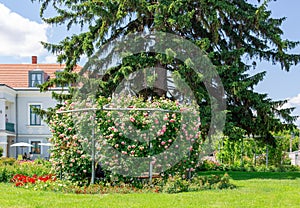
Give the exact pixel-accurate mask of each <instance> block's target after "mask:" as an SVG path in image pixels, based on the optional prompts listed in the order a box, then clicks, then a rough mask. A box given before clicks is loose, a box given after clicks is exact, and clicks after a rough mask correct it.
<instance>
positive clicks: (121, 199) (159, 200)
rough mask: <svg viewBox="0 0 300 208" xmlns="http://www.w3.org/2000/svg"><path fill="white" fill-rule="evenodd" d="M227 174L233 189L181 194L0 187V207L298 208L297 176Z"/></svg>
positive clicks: (2, 185)
mask: <svg viewBox="0 0 300 208" xmlns="http://www.w3.org/2000/svg"><path fill="white" fill-rule="evenodd" d="M205 174H207V172H206V173H205ZM229 175H230V176H231V177H232V178H233V180H232V182H233V183H234V184H235V185H237V188H236V189H233V190H208V191H201V192H195V193H181V194H155V193H153V194H152V193H151V194H149V193H147V194H108V195H76V194H61V193H54V192H43V191H30V190H26V189H23V188H15V187H13V186H12V184H0V192H1V195H0V207H1V208H2V207H10V208H12V207H30V208H34V207H64V208H67V207H81V208H85V207H118V208H120V207H151V208H152V207H176V208H177V207H272V208H273V207H280V208H282V207H289V208H292V207H300V173H245V172H229Z"/></svg>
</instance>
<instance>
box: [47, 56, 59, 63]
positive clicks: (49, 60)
mask: <svg viewBox="0 0 300 208" xmlns="http://www.w3.org/2000/svg"><path fill="white" fill-rule="evenodd" d="M56 60H57V56H55V55H49V56H46V57H45V63H47V64H54V63H57V61H56Z"/></svg>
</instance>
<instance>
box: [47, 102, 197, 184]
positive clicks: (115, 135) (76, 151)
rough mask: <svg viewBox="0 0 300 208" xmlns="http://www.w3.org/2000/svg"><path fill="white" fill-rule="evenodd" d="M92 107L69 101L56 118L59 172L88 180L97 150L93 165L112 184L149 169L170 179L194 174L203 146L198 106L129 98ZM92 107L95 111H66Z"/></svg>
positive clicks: (55, 155)
mask: <svg viewBox="0 0 300 208" xmlns="http://www.w3.org/2000/svg"><path fill="white" fill-rule="evenodd" d="M94 103H96V104H92V102H91V100H89V99H87V100H85V101H83V102H80V101H77V102H72V101H67V102H65V104H64V105H63V106H62V107H60V109H59V111H61V112H62V113H58V114H53V115H52V117H51V119H50V121H49V125H50V128H51V131H52V135H53V136H52V138H51V139H50V142H52V143H53V144H54V146H53V148H52V150H51V159H50V160H51V162H52V163H53V167H54V171H55V172H56V173H57V174H61V175H62V177H63V178H66V179H70V180H73V181H77V182H88V180H89V178H90V176H91V171H92V166H91V164H92V163H91V161H92V152H93V150H92V149H93V147H94V152H95V154H94V155H95V163H96V164H97V165H101V167H102V169H104V171H105V176H106V179H108V180H111V181H112V180H113V181H120V180H124V179H129V178H130V179H132V178H136V177H139V176H144V175H148V174H149V169H150V168H151V169H152V172H153V173H156V174H160V175H161V176H166V177H168V176H170V175H175V174H176V175H178V174H180V175H182V176H183V177H188V176H191V174H192V172H193V171H194V170H195V168H196V166H197V164H198V163H197V160H198V159H199V155H200V154H199V152H200V150H201V144H202V141H201V137H200V117H199V113H198V111H197V110H198V109H197V107H196V105H193V104H190V103H189V104H180V103H178V102H176V101H171V100H168V99H164V98H159V99H154V100H152V101H145V99H143V98H133V97H125V96H123V97H118V98H117V99H114V98H113V99H107V98H104V97H99V98H98V99H97V102H94ZM90 107H94V108H96V109H97V110H94V111H83V112H63V111H66V110H73V109H80V108H90Z"/></svg>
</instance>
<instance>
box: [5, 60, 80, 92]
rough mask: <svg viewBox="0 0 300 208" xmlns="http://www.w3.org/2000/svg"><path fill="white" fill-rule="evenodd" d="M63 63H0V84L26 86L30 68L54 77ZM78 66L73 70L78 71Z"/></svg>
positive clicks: (14, 86) (61, 68)
mask: <svg viewBox="0 0 300 208" xmlns="http://www.w3.org/2000/svg"><path fill="white" fill-rule="evenodd" d="M64 67H65V65H64V64H0V84H6V85H8V86H10V87H12V88H27V87H28V86H29V83H28V72H29V71H32V70H41V71H44V73H46V74H47V75H48V76H50V78H54V77H55V74H54V73H55V72H56V71H58V70H63V69H64ZM80 69H81V67H80V66H78V67H77V68H76V70H75V71H77V72H78V71H80Z"/></svg>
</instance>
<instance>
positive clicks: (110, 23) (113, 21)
mask: <svg viewBox="0 0 300 208" xmlns="http://www.w3.org/2000/svg"><path fill="white" fill-rule="evenodd" d="M32 1H38V2H40V3H41V12H40V15H41V17H42V18H43V20H44V21H45V22H46V23H48V24H53V25H56V24H65V25H66V27H67V29H70V28H71V27H80V28H82V32H81V33H79V34H74V35H72V36H70V37H66V38H65V39H64V40H62V41H61V42H60V43H59V44H51V43H43V44H44V46H45V48H46V49H48V50H49V51H51V52H53V53H55V54H59V55H58V61H59V62H65V63H66V65H67V67H66V71H67V72H71V71H72V69H73V68H74V66H75V65H76V63H77V62H78V61H79V60H80V57H81V56H82V55H87V56H88V57H90V56H92V55H93V54H94V53H95V51H96V50H97V49H99V48H100V47H101V46H103V45H104V44H105V43H109V42H110V41H111V40H113V39H115V38H118V37H122V36H124V35H126V34H132V33H136V32H146V31H163V32H168V33H172V34H176V35H179V36H182V37H184V38H186V39H187V40H190V41H191V42H193V43H194V44H195V45H197V46H198V47H199V48H200V49H201V50H203V51H204V52H205V53H206V54H207V55H208V57H209V58H210V59H211V61H212V63H213V64H214V65H215V66H216V69H217V71H218V73H219V75H220V77H221V79H222V82H223V85H224V88H225V96H226V99H227V123H226V127H225V134H226V135H228V136H229V137H234V134H235V131H236V130H237V129H239V130H241V131H242V132H243V133H244V134H248V135H259V136H260V137H259V138H258V139H259V140H261V141H263V142H265V143H268V144H271V145H273V146H275V145H276V143H275V142H274V137H273V136H272V134H271V133H270V132H279V131H281V130H285V129H291V128H293V127H294V126H293V124H292V122H293V121H294V120H295V117H293V116H291V111H292V110H293V109H281V108H280V107H281V106H282V105H283V104H284V103H285V102H286V101H276V102H275V101H272V100H271V99H269V98H268V96H267V95H266V94H260V93H257V92H254V91H253V88H254V86H255V85H257V83H259V82H260V81H262V80H263V78H264V76H265V73H264V72H263V73H258V74H256V75H253V76H250V75H248V74H247V71H248V70H249V69H250V68H251V67H255V65H256V63H255V60H266V61H269V62H271V63H273V64H277V63H278V64H280V65H281V67H282V69H283V70H286V71H289V69H290V67H291V66H292V65H294V64H297V63H298V62H299V60H300V56H299V55H298V54H291V53H290V52H289V50H291V49H293V48H295V47H296V46H297V45H298V44H299V42H294V41H289V40H284V39H282V37H281V36H282V35H283V31H282V29H281V25H282V23H283V22H284V20H285V18H284V17H283V18H279V19H276V18H272V17H271V11H269V10H267V4H268V2H269V1H267V0H266V1H263V2H262V3H261V4H259V6H255V5H253V4H251V3H249V2H248V1H246V0H231V1H228V0H209V1H208V0H197V1H196V0H164V1H162V0H155V1H154V0H126V1H124V0H116V1H105V0H93V1H91V0H75V1H69V0H32ZM258 2H260V1H258ZM51 7H52V8H54V10H55V11H56V12H57V15H56V16H54V17H46V16H45V14H46V10H47V9H48V8H51ZM244 57H246V58H248V59H250V60H253V64H252V65H246V64H245V63H244V60H243V59H244ZM157 65H160V66H162V67H166V68H167V69H169V70H172V71H178V73H179V74H180V76H181V77H182V78H183V79H184V80H185V82H186V83H188V84H189V86H190V88H191V89H192V90H193V92H194V94H195V96H196V99H197V101H198V104H199V105H200V111H201V119H202V120H201V122H202V133H203V135H204V137H205V135H206V134H207V132H208V129H209V126H210V120H211V113H210V104H211V103H210V99H209V96H208V93H207V90H206V89H205V87H204V85H203V83H202V80H201V79H199V78H198V77H199V76H198V75H197V74H194V72H193V71H192V70H191V69H190V68H189V67H188V66H187V65H185V63H182V62H180V61H178V60H176V59H168V58H164V56H158V55H157V54H151V53H146V54H138V55H136V56H129V57H127V60H123V62H122V64H121V65H119V66H117V67H115V68H111V69H106V73H105V74H104V76H103V78H102V80H101V81H100V83H99V86H100V88H101V90H100V92H99V93H100V94H101V95H104V96H110V95H111V93H112V91H113V90H114V88H115V86H116V84H117V83H119V81H120V80H122V78H123V77H125V76H127V75H128V74H129V73H131V72H132V71H136V70H137V69H139V68H143V67H147V66H157ZM168 66H171V67H169V68H168ZM67 74H68V73H66V74H65V76H66V77H67V76H68V75H67ZM55 82H56V81H50V82H47V83H45V84H44V85H43V87H42V88H41V89H42V90H46V89H48V88H49V87H51V86H52V85H53V84H54V83H55ZM275 84H276V83H275ZM216 92H217V90H216ZM64 98H68V97H64ZM64 98H62V97H60V98H59V99H64ZM284 122H285V124H284ZM233 139H234V138H233Z"/></svg>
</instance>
